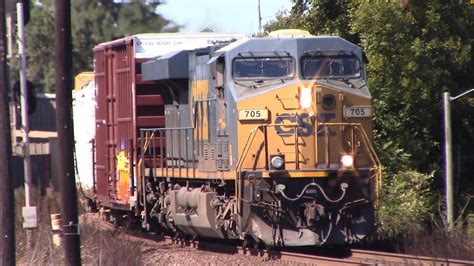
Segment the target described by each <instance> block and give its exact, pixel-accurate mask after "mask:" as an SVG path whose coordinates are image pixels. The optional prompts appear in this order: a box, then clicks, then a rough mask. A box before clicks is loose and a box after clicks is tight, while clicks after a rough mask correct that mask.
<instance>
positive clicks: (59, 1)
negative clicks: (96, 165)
mask: <svg viewBox="0 0 474 266" xmlns="http://www.w3.org/2000/svg"><path fill="white" fill-rule="evenodd" d="M55 21H56V26H55V29H56V33H55V47H56V50H55V69H56V79H55V90H56V109H57V110H56V124H57V129H58V144H59V145H58V148H59V150H58V152H59V154H61V156H60V157H59V173H58V176H59V179H60V185H61V216H62V221H63V240H64V242H63V243H64V253H65V257H66V265H80V264H81V249H80V236H79V223H78V218H77V194H76V182H75V174H74V157H73V149H74V148H73V145H74V135H73V123H72V37H71V1H70V0H55Z"/></svg>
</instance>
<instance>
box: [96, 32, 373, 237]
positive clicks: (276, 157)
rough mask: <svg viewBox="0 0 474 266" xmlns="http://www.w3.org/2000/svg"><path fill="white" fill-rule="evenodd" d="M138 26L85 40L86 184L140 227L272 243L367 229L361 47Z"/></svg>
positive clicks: (368, 117)
mask: <svg viewBox="0 0 474 266" xmlns="http://www.w3.org/2000/svg"><path fill="white" fill-rule="evenodd" d="M285 33H287V32H285V31H283V32H279V33H278V32H277V33H274V34H273V35H272V36H269V37H253V38H246V37H244V36H241V35H226V34H217V33H212V34H194V35H193V34H188V35H182V34H147V35H135V36H131V37H127V38H124V39H120V40H117V41H113V42H109V43H104V44H100V45H98V46H96V47H95V48H94V68H95V70H94V71H95V82H96V86H97V91H96V102H97V107H96V137H95V152H94V159H95V164H94V165H95V175H94V186H93V188H94V192H95V199H96V202H97V205H98V206H99V207H100V209H101V211H102V213H103V214H104V215H106V216H107V217H114V219H117V220H127V221H136V222H139V223H140V224H141V226H142V227H143V228H146V229H147V230H163V229H166V230H171V231H174V232H178V233H180V234H183V235H190V236H198V237H206V238H220V239H241V240H244V242H245V243H254V244H258V243H260V244H264V245H267V246H322V245H333V244H337V245H339V244H347V243H354V242H358V241H360V240H362V239H364V238H365V237H366V236H368V235H370V233H371V232H372V231H373V228H374V224H375V209H376V202H377V201H376V200H377V193H378V191H379V189H380V184H381V182H380V178H381V166H380V162H379V160H378V158H377V155H376V153H375V151H374V149H373V147H372V145H371V141H372V104H371V95H370V92H369V90H368V88H367V85H366V71H365V64H366V63H367V60H366V58H365V56H364V54H363V51H362V50H361V48H360V47H358V46H356V45H354V44H352V43H350V42H348V41H346V40H344V39H342V38H339V37H333V36H310V35H309V34H299V33H297V34H290V36H282V35H284V34H285Z"/></svg>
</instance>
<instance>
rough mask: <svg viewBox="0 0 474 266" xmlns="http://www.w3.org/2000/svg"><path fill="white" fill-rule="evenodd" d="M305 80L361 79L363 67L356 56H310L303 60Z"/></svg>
mask: <svg viewBox="0 0 474 266" xmlns="http://www.w3.org/2000/svg"><path fill="white" fill-rule="evenodd" d="M301 64H302V71H303V78H304V79H319V78H359V77H360V75H361V66H360V63H359V59H357V57H354V56H310V57H303V58H302V59H301Z"/></svg>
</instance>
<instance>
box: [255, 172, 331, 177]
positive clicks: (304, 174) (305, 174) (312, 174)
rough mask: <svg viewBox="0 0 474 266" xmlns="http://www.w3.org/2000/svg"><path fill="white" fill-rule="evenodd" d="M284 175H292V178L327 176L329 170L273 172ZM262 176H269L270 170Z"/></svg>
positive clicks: (273, 174)
mask: <svg viewBox="0 0 474 266" xmlns="http://www.w3.org/2000/svg"><path fill="white" fill-rule="evenodd" d="M275 175H278V176H284V177H290V178H313V177H327V176H328V175H329V174H328V172H327V171H310V172H307V171H305V172H282V173H281V174H280V173H278V174H277V173H275V172H274V173H272V176H275ZM262 176H263V177H264V178H269V177H270V173H269V172H263V173H262Z"/></svg>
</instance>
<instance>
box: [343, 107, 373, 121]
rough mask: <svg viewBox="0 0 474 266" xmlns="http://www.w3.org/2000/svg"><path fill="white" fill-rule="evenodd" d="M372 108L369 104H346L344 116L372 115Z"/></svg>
mask: <svg viewBox="0 0 474 266" xmlns="http://www.w3.org/2000/svg"><path fill="white" fill-rule="evenodd" d="M371 116H372V108H371V107H369V106H346V107H345V108H344V117H346V118H352V117H371Z"/></svg>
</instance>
